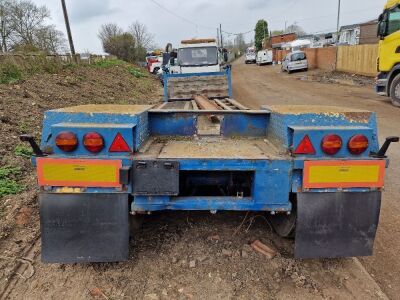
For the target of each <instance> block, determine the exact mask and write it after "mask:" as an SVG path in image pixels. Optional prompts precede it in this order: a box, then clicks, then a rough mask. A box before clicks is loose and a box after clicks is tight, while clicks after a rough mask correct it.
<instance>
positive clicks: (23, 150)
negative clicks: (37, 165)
mask: <svg viewBox="0 0 400 300" xmlns="http://www.w3.org/2000/svg"><path fill="white" fill-rule="evenodd" d="M14 153H15V155H16V156H21V157H25V158H30V157H31V156H32V155H33V151H32V148H30V147H27V146H24V145H18V146H17V147H15V151H14Z"/></svg>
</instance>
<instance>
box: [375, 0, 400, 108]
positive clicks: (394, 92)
mask: <svg viewBox="0 0 400 300" xmlns="http://www.w3.org/2000/svg"><path fill="white" fill-rule="evenodd" d="M378 36H379V38H380V42H379V57H378V63H377V64H378V71H379V74H378V76H377V81H376V91H377V93H378V94H379V95H382V96H388V97H390V98H391V100H392V103H393V105H395V106H399V107H400V0H389V1H388V2H387V4H386V6H385V9H384V11H383V13H382V14H381V15H380V16H379V25H378Z"/></svg>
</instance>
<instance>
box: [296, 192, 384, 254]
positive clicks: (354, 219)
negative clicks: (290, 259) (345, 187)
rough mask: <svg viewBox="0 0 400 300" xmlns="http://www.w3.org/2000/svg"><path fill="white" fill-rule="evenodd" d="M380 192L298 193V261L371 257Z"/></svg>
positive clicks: (379, 204)
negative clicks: (300, 259)
mask: <svg viewBox="0 0 400 300" xmlns="http://www.w3.org/2000/svg"><path fill="white" fill-rule="evenodd" d="M380 206H381V192H368V193H344V192H343V193H299V194H297V224H296V239H295V257H296V258H335V257H353V256H367V255H372V252H373V245H374V239H375V234H376V230H377V227H378V222H379V212H380Z"/></svg>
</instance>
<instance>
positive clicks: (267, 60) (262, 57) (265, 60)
mask: <svg viewBox="0 0 400 300" xmlns="http://www.w3.org/2000/svg"><path fill="white" fill-rule="evenodd" d="M272 56H273V53H272V50H262V51H258V52H257V65H258V66H261V65H266V64H272Z"/></svg>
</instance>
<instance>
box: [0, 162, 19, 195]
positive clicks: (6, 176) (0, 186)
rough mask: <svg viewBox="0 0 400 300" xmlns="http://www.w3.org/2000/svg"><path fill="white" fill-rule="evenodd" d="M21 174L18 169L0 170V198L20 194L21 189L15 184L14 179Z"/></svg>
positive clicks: (7, 168) (6, 168)
mask: <svg viewBox="0 0 400 300" xmlns="http://www.w3.org/2000/svg"><path fill="white" fill-rule="evenodd" d="M20 174H21V170H20V169H19V168H13V167H2V168H0V197H3V196H6V195H14V194H18V193H20V192H21V191H22V190H23V188H22V186H21V185H19V184H18V183H17V182H16V177H17V176H19V175H20Z"/></svg>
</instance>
